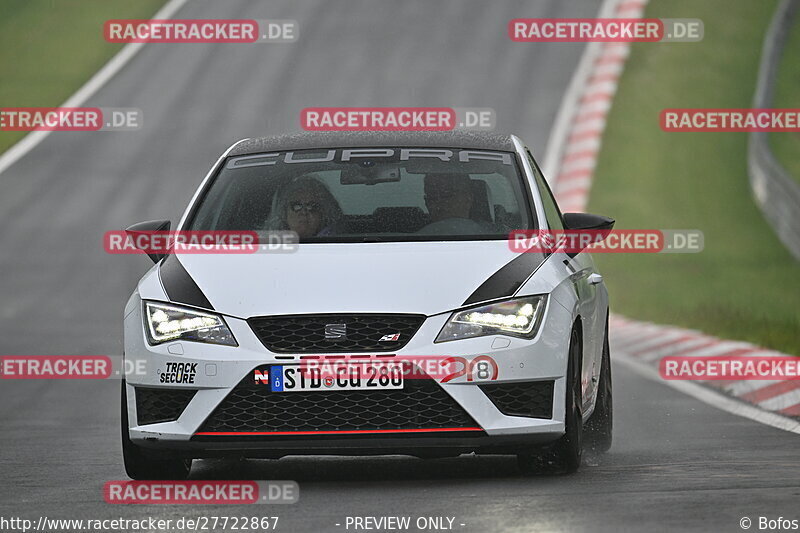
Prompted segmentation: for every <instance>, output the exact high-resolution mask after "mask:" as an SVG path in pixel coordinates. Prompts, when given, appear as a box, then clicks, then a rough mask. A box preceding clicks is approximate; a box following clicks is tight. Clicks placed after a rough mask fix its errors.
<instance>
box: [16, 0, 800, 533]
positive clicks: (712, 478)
mask: <svg viewBox="0 0 800 533" xmlns="http://www.w3.org/2000/svg"><path fill="white" fill-rule="evenodd" d="M598 7H599V2H596V1H592V2H580V3H579V2H571V3H569V4H568V5H567V3H562V2H559V1H557V0H552V1H538V2H478V1H474V2H473V1H466V0H453V1H448V2H436V3H435V7H434V3H433V2H425V1H413V2H402V3H400V2H388V1H383V2H369V1H366V0H364V1H360V2H356V1H350V0H347V1H343V2H337V3H333V2H329V3H323V2H307V1H275V2H269V3H267V2H261V3H259V2H256V1H230V0H229V1H225V2H211V1H210V0H194V1H190V2H189V4H188V5H186V6H185V7H184V8H183V9H182V10H181V11H180V12H179V13H178V14H177V15H176V18H255V19H268V18H273V19H295V20H298V21H299V23H300V39H299V40H298V41H297V42H296V43H292V44H251V45H148V46H147V47H145V48H144V49H143V50H142V51H141V52H140V53H139V55H137V56H136V57H135V58H134V59H133V60H132V61H131V62H130V63H129V64H128V65H127V66H126V67H125V68H124V69H123V71H122V72H121V73H120V74H118V75H117V76H116V77H115V78H114V79H113V80H112V81H111V82H110V83H108V84H107V85H106V86H105V87H103V88H102V89H101V90H100V91H99V92H98V93H97V94H96V95H95V96H94V97H93V98H91V99H90V100H89V101H88V102H87V103H86V105H93V106H107V107H137V108H140V109H142V110H143V115H144V127H143V128H142V129H141V130H140V131H138V132H105V133H55V134H52V135H50V136H49V137H48V138H47V139H46V140H45V141H44V142H43V143H42V144H40V145H39V146H38V147H36V148H35V149H34V150H33V151H32V152H30V153H29V154H28V155H27V156H25V157H24V158H23V159H21V160H20V161H18V162H17V163H16V164H15V165H14V166H12V167H11V168H9V169H8V170H7V171H6V172H5V173H3V174H2V175H0V184H1V185H2V189H1V190H2V194H0V250H2V252H0V353H2V354H119V353H120V352H121V349H122V345H121V338H122V328H121V323H122V308H123V306H124V303H125V300H126V299H127V297H128V295H129V294H130V292H131V291H132V289H133V287H134V285H135V282H136V280H137V279H138V278H139V277H140V275H141V274H142V273H143V272H144V271H145V269H147V268H148V267H149V265H150V263H149V261H148V260H147V259H145V258H142V257H131V256H108V255H106V254H105V253H104V252H103V249H102V245H101V237H102V235H103V233H104V232H105V231H107V230H110V229H120V228H124V227H126V226H127V225H129V224H131V223H133V222H137V221H140V220H146V219H152V218H172V220H173V221H176V220H177V218H178V216H179V215H180V213H181V211H182V210H183V208H184V206H185V204H186V203H187V202H188V200H189V198H190V196H191V194H192V193H193V191H194V189H195V187H196V185H197V184H198V182H199V180H200V179H201V178H202V176H203V175H204V173H205V172H206V170H207V168H208V167H209V166H210V165H211V164H212V163H213V161H214V160H215V159H216V158H217V156H218V154H219V153H220V152H222V151H223V150H224V149H225V148H226V147H227V146H228V145H229V144H230V143H232V142H233V141H235V140H237V139H239V138H243V137H248V136H256V135H264V134H276V133H282V132H286V131H295V130H297V129H299V122H298V116H299V112H300V110H301V109H302V108H304V107H309V106H392V105H395V106H447V107H492V108H494V109H495V110H496V111H497V121H498V124H499V128H498V129H499V130H502V131H508V132H514V133H518V134H520V135H521V136H523V138H525V139H526V140H527V141H528V142H529V143H530V144H531V146H533V147H534V148H535V152H536V154H537V155H538V156H539V157H540V158H541V157H542V156H543V155H544V149H545V146H546V142H547V138H548V133H549V130H550V128H551V125H552V122H553V120H554V117H555V113H556V110H557V108H558V104H559V102H560V99H561V97H562V95H563V93H564V91H565V88H566V86H567V84H568V82H569V78H570V76H571V74H572V71H573V70H574V68H575V66H576V64H577V61H578V58H579V55H580V52H581V45H572V44H548V45H529V44H515V43H511V42H510V41H509V40H508V38H507V37H506V33H505V31H506V30H505V28H506V24H507V22H508V20H509V19H510V18H514V17H581V16H583V17H589V16H593V15H595V13H596V11H597V9H598ZM9 105H12V104H9ZM614 379H615V397H616V409H617V410H616V415H617V420H616V422H617V432H616V435H615V439H616V444H615V445H614V447H613V448H612V451H611V452H610V453H609V454H608V455H606V456H603V457H600V458H592V457H589V458H587V462H586V464H585V465H584V467H583V469H582V470H581V471H580V472H579V473H578V474H576V475H573V476H569V477H535V478H524V477H521V476H519V475H518V474H517V472H516V466H515V462H514V460H513V458H509V457H462V458H459V459H442V460H433V461H422V460H419V459H413V458H401V457H389V458H287V459H283V460H280V461H242V462H237V461H205V462H196V463H195V467H194V470H193V476H192V477H193V478H196V479H201V478H216V479H228V478H240V479H294V480H297V481H298V482H299V484H300V489H301V500H300V503H298V504H296V505H293V506H274V507H269V506H252V507H203V508H200V507H197V506H194V507H188V506H187V507H165V506H158V507H156V506H153V507H148V506H135V507H134V506H130V507H122V506H111V505H107V504H105V503H104V502H103V499H102V493H101V488H102V485H103V483H104V482H105V481H108V480H112V479H125V474H124V470H123V468H122V463H121V454H120V450H119V437H118V423H119V420H118V416H119V408H118V398H119V396H118V391H119V384H118V383H117V382H112V381H104V382H95V383H93V382H69V381H63V382H59V381H50V382H48V381H27V382H8V381H3V382H0V428H1V429H0V479H2V483H1V484H0V517H9V516H22V517H26V518H33V519H36V518H38V517H39V516H40V515H46V516H48V517H50V518H81V517H82V518H112V517H118V516H123V517H129V518H143V517H145V516H159V517H164V518H178V517H181V516H201V515H207V516H208V515H218V516H221V515H243V514H244V515H278V516H280V522H279V527H278V530H279V531H286V532H295V531H345V529H344V527H343V526H342V527H336V526H335V524H336V523H340V524H344V523H345V522H344V521H345V518H346V516H365V515H367V516H385V515H391V516H395V515H398V516H411V517H412V520H413V519H416V517H419V516H448V517H453V518H454V519H455V520H454V523H455V529H456V530H457V531H475V532H478V531H535V530H542V531H554V530H556V531H621V530H628V531H681V530H697V531H741V529H740V527H739V519H740V518H741V517H742V516H749V517H751V518H753V519H754V521H755V522H756V523H755V524H754V526H753V528H752V529H753V530H757V517H758V516H768V517H771V518H777V517H778V516H783V517H789V518H797V519H800V510H798V509H800V506H798V501H800V466H798V459H800V453H799V452H798V440H797V436H796V435H792V434H789V433H785V432H782V431H779V430H776V429H772V428H769V427H767V426H763V425H760V424H758V423H756V422H753V421H750V420H746V419H744V418H739V417H736V416H733V415H729V414H727V413H723V412H721V411H718V410H717V409H715V408H713V407H709V406H707V405H705V404H703V403H701V402H699V401H697V400H695V399H693V398H690V397H687V396H684V395H682V394H681V393H678V392H676V391H674V390H672V389H669V388H667V387H665V386H663V385H659V384H653V383H652V382H649V381H647V380H645V379H643V378H641V377H639V376H638V375H636V374H634V373H632V372H630V371H629V370H627V369H625V368H624V367H622V366H620V365H618V366H617V367H615V369H614ZM460 524H465V525H464V526H461V525H460ZM414 530H415V529H412V531H414ZM351 531H352V529H351Z"/></svg>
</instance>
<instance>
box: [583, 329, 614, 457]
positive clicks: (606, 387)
mask: <svg viewBox="0 0 800 533" xmlns="http://www.w3.org/2000/svg"><path fill="white" fill-rule="evenodd" d="M600 364H601V367H600V383H599V384H598V389H597V400H596V401H595V406H594V413H592V416H591V417H590V418H589V420H587V422H586V440H587V443H588V445H589V446H590V447H591V448H592V450H593V451H597V452H607V451H608V450H609V448H611V441H612V433H613V428H614V403H613V401H612V387H611V351H610V350H609V347H608V324H606V333H605V339H604V340H603V357H602V360H601V363H600Z"/></svg>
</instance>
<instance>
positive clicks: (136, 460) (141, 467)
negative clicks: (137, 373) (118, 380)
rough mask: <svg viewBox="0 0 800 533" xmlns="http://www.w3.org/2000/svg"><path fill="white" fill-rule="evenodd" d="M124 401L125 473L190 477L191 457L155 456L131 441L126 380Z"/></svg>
mask: <svg viewBox="0 0 800 533" xmlns="http://www.w3.org/2000/svg"><path fill="white" fill-rule="evenodd" d="M121 398H122V403H121V406H120V419H121V420H122V458H123V460H124V461H125V473H126V474H128V477H129V478H131V479H137V480H148V479H172V480H183V479H186V478H187V477H189V471H190V470H191V469H192V460H191V459H180V458H165V459H159V458H154V457H153V456H151V455H149V454H145V453H144V451H143V450H142V449H141V448H140V447H139V446H136V445H135V444H134V443H133V442H131V438H130V433H129V432H128V399H127V394H126V393H125V381H124V380H123V381H122V395H121Z"/></svg>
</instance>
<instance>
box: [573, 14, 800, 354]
mask: <svg viewBox="0 0 800 533" xmlns="http://www.w3.org/2000/svg"><path fill="white" fill-rule="evenodd" d="M775 4H776V3H775V1H774V0H762V1H759V2H746V1H737V2H731V1H729V0H707V1H705V2H696V1H694V0H669V1H666V0H653V1H652V2H651V3H650V5H649V7H648V9H647V14H646V15H647V16H648V17H665V18H700V19H702V20H703V21H704V22H705V38H704V40H703V41H702V42H699V43H637V44H635V45H634V46H633V49H632V53H631V56H630V59H629V61H628V63H627V65H626V69H625V72H624V74H623V76H622V78H621V82H620V86H619V92H618V93H617V96H616V99H615V101H614V107H613V109H612V111H611V114H610V116H609V121H608V127H607V130H606V134H605V136H604V139H603V150H602V152H601V156H600V160H599V162H598V169H597V172H596V178H595V182H594V185H593V188H592V194H591V200H590V204H589V207H588V210H589V211H590V212H595V213H600V214H607V215H609V216H612V217H614V218H616V219H617V228H658V229H700V230H702V231H703V232H704V234H705V250H704V251H703V252H701V253H696V254H595V256H594V257H595V260H596V262H597V263H598V265H599V267H600V269H601V271H602V272H603V274H604V277H605V279H606V280H607V284H608V286H609V291H610V294H611V308H612V311H614V312H617V313H620V314H623V315H626V316H629V317H631V318H635V319H640V320H650V321H655V322H658V323H663V324H675V325H680V326H685V327H690V328H696V329H700V330H702V331H705V332H707V333H710V334H713V335H718V336H721V337H724V338H728V339H739V340H745V341H750V342H754V343H757V344H760V345H763V346H767V347H770V348H774V349H778V350H782V351H785V352H788V353H793V354H799V355H800V264H799V263H797V262H795V261H794V260H793V259H792V257H791V256H790V255H789V253H788V252H787V251H786V250H785V249H784V248H783V246H782V245H781V243H780V242H779V241H778V239H777V238H776V237H775V235H774V233H773V232H772V230H771V229H770V227H769V226H768V225H767V223H766V222H765V221H764V219H763V217H762V216H761V214H760V212H759V211H758V209H757V208H756V206H755V204H754V202H753V200H752V199H751V195H750V189H749V185H748V179H747V165H746V155H747V150H746V148H747V134H746V133H667V132H663V131H661V129H660V127H659V121H658V118H659V112H660V111H661V110H662V109H664V108H691V107H701V108H703V107H708V108H744V107H750V105H751V101H752V97H753V91H754V88H755V83H756V82H755V80H756V73H757V70H758V63H759V54H760V51H761V43H762V38H763V36H764V32H765V31H766V28H767V25H768V23H769V20H770V17H771V15H772V13H773V10H774V8H775ZM723 14H724V15H723ZM795 85H796V84H795ZM795 96H796V93H795ZM795 101H796V100H795Z"/></svg>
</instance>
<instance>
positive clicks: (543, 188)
mask: <svg viewBox="0 0 800 533" xmlns="http://www.w3.org/2000/svg"><path fill="white" fill-rule="evenodd" d="M525 153H526V154H527V155H528V162H529V163H530V165H531V168H532V169H533V175H534V178H535V179H536V187H537V188H538V189H539V196H541V198H542V205H543V207H544V216H545V218H547V226H548V227H549V228H550V229H552V230H560V229H564V222H563V219H562V218H561V210H560V209H559V208H558V204H557V203H556V200H555V198H553V193H552V192H551V191H550V186H549V185H548V184H547V180H545V179H544V175H543V174H542V171H541V170H540V169H539V166H538V165H537V164H536V161H535V160H534V159H533V155H531V151H530V150H529V149H527V148H526V149H525Z"/></svg>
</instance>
